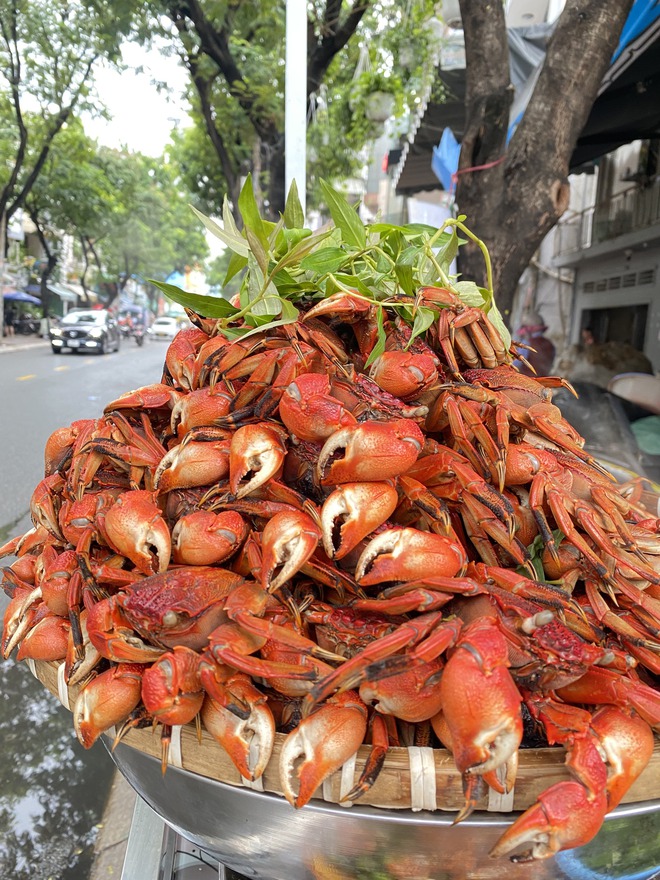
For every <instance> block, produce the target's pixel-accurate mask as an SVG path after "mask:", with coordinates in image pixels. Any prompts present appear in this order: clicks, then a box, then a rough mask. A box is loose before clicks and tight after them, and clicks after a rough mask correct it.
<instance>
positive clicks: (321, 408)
mask: <svg viewBox="0 0 660 880" xmlns="http://www.w3.org/2000/svg"><path fill="white" fill-rule="evenodd" d="M279 413H280V418H281V419H282V421H283V423H284V425H285V426H286V428H287V429H288V430H289V431H290V432H291V433H292V434H295V435H296V437H299V438H300V439H301V440H310V441H312V442H316V443H318V442H321V443H324V442H325V441H326V440H327V439H328V437H330V436H331V435H332V434H333V433H334V432H335V431H339V430H340V429H341V428H348V427H350V426H352V425H357V419H356V418H355V416H354V415H353V414H352V413H351V412H349V410H347V409H346V407H345V406H344V405H343V404H342V403H341V401H339V400H337V398H336V397H333V396H332V394H330V379H329V377H328V376H326V375H324V374H321V373H303V374H302V375H301V376H297V377H296V378H295V379H294V380H293V382H291V383H289V385H288V386H287V387H286V388H285V389H284V393H283V394H282V398H281V400H280V406H279Z"/></svg>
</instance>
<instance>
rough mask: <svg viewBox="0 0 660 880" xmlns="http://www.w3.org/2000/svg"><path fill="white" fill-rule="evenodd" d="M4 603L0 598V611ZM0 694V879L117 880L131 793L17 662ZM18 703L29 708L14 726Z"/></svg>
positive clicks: (3, 670)
mask: <svg viewBox="0 0 660 880" xmlns="http://www.w3.org/2000/svg"><path fill="white" fill-rule="evenodd" d="M49 345H50V343H49V342H48V340H46V339H42V338H40V337H38V336H22V335H21V336H14V337H4V338H2V339H0V355H2V354H11V353H14V352H19V351H28V350H33V349H34V350H35V351H36V350H40V349H48V348H49ZM0 543H1V542H0ZM4 564H7V563H6V562H2V563H0V565H4ZM6 602H7V600H6V599H5V598H4V596H2V594H1V593H0V613H2V612H3V611H4V607H5V605H6ZM0 692H2V694H3V697H4V699H3V700H2V701H0V736H1V737H2V742H3V748H2V756H3V761H2V766H1V767H0V792H2V794H1V795H0V834H1V837H2V839H3V841H4V844H3V846H2V847H0V877H2V878H9V877H11V878H12V880H27V878H30V880H40V878H42V877H43V878H44V880H52V878H57V880H110V878H116V880H119V878H120V877H121V874H122V867H123V864H124V856H125V853H126V846H127V841H128V835H129V831H130V828H131V822H132V818H133V810H134V807H135V800H136V794H135V792H134V791H133V789H132V788H131V787H130V785H129V784H128V783H127V782H126V780H125V779H124V778H123V776H121V774H120V773H119V772H118V771H117V770H115V769H114V767H113V765H112V762H111V759H110V758H109V756H108V755H107V753H106V751H105V749H104V747H103V746H102V745H101V743H97V744H96V745H95V746H94V747H93V748H92V750H90V751H89V752H87V751H84V750H82V749H81V748H80V747H79V746H78V743H77V740H76V739H75V736H73V733H72V725H71V715H70V713H69V712H68V711H66V710H65V709H64V708H63V707H62V706H60V705H59V703H57V701H55V700H53V699H52V698H51V697H50V695H49V694H47V693H46V692H45V691H44V689H43V687H42V685H41V684H40V683H39V682H37V681H36V679H34V678H33V677H32V676H31V675H30V673H29V671H28V669H27V667H25V666H24V665H23V664H17V663H15V662H14V661H13V660H10V661H6V662H3V663H2V664H0ZM18 705H22V706H26V705H29V706H30V707H31V709H30V711H29V712H27V713H24V723H23V724H20V725H18V724H17V723H16V717H15V708H14V709H13V710H12V707H16V706H18ZM106 792H107V793H106ZM106 798H107V800H106ZM104 801H105V806H104V808H103V809H102V812H101V811H100V810H99V806H98V804H99V802H100V803H101V804H103V803H104ZM99 815H100V819H99Z"/></svg>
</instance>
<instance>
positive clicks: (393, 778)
mask: <svg viewBox="0 0 660 880" xmlns="http://www.w3.org/2000/svg"><path fill="white" fill-rule="evenodd" d="M26 662H27V664H28V666H29V667H30V669H31V671H32V673H33V674H34V675H35V676H36V678H38V679H39V681H40V682H41V683H42V684H43V685H44V686H45V687H46V688H47V689H48V690H49V691H50V692H51V693H52V694H53V695H54V696H56V697H57V698H58V699H59V700H60V702H61V703H62V705H63V706H64V707H65V708H66V709H69V710H70V709H71V708H72V707H73V704H74V701H75V698H76V696H77V693H78V691H79V688H78V687H68V686H67V685H66V683H65V682H64V664H58V663H53V662H44V661H36V662H35V661H33V660H28V661H26ZM107 734H108V735H109V736H110V737H114V731H113V730H112V729H111V730H109V731H107ZM285 738H286V737H285V735H284V734H279V733H278V734H276V742H275V748H274V750H273V755H272V757H271V759H270V762H269V763H268V766H267V767H266V770H265V772H264V774H263V776H262V777H261V779H259V780H257V781H256V782H250V781H249V780H247V779H244V778H243V777H242V776H241V775H240V774H239V772H238V770H237V769H236V768H235V766H234V764H233V763H232V762H231V760H230V759H229V756H228V755H227V753H226V752H225V750H224V749H223V748H222V746H220V745H219V744H218V742H217V741H216V740H215V739H213V737H212V736H211V735H210V734H209V733H208V732H207V731H206V730H204V729H203V728H202V732H201V741H200V740H199V739H198V735H197V730H196V727H195V725H194V724H186V725H184V726H181V727H174V728H173V729H172V742H171V745H170V749H169V764H170V765H171V766H174V767H178V768H179V769H183V770H186V771H188V772H190V773H196V774H198V775H199V776H204V777H206V778H209V779H214V780H216V781H218V782H224V783H226V784H228V785H234V786H242V787H246V788H252V789H256V790H258V791H265V792H270V793H274V794H279V795H282V786H281V783H280V774H279V756H280V751H281V749H282V744H283V742H284V740H285ZM122 743H124V744H125V745H128V746H130V747H131V748H134V749H137V750H138V751H140V752H143V753H145V754H147V755H151V756H152V757H154V758H156V759H158V760H160V759H161V741H160V735H159V733H158V730H157V729H156V730H155V731H154V730H152V729H141V730H132V731H130V732H129V733H128V734H127V735H126V737H125V738H124V739H123V740H122ZM368 755H369V746H361V747H360V748H359V749H358V751H357V754H356V755H355V756H354V757H353V758H352V759H350V760H349V761H347V762H346V764H344V766H343V767H342V768H341V769H340V770H338V771H337V772H335V773H334V774H333V775H332V776H331V777H330V778H329V779H327V780H326V781H325V782H324V783H323V785H322V786H321V787H320V788H319V789H318V790H317V792H316V795H315V797H316V798H319V799H321V800H323V801H326V802H328V803H333V804H338V803H340V802H341V800H342V797H343V796H344V795H345V794H346V793H347V792H349V791H350V790H351V788H352V787H353V785H354V782H355V781H357V779H358V778H359V775H360V773H361V772H362V769H363V767H364V764H365V760H366V759H367V757H368ZM564 760H565V752H564V749H563V748H560V747H556V748H545V749H522V750H521V751H520V761H519V769H518V775H517V778H516V784H515V787H514V789H513V791H511V792H510V793H509V794H507V795H499V794H497V792H495V791H492V790H490V791H489V794H488V795H487V797H484V798H483V799H482V800H481V801H479V802H478V804H477V809H479V810H485V811H490V812H496V813H510V812H515V811H519V810H525V809H527V807H529V806H531V804H533V803H534V802H535V801H536V799H537V797H538V795H539V794H540V793H541V792H543V791H544V790H545V789H547V788H548V787H549V786H550V785H553V784H554V783H556V782H561V781H562V780H567V779H570V778H571V777H570V775H569V773H568V771H567V769H566V767H565V764H564ZM659 794H660V742H659V741H658V740H657V739H656V743H655V748H654V752H653V755H652V757H651V761H650V762H649V764H648V766H647V767H646V769H645V771H644V772H643V773H642V775H641V776H640V777H639V778H638V779H637V781H636V782H635V783H634V785H632V786H631V788H630V790H629V791H628V792H627V794H626V796H625V797H624V798H623V801H622V803H624V804H630V803H638V802H642V801H648V800H653V799H655V798H657V797H658V796H659ZM356 803H359V804H360V805H365V806H366V805H369V806H374V807H380V808H384V809H388V810H399V809H406V810H410V809H412V810H413V811H417V810H431V811H432V810H451V811H457V810H459V809H460V808H461V807H462V806H463V804H464V796H463V790H462V784H461V776H460V774H459V773H458V771H457V770H456V767H455V765H454V761H453V758H452V756H451V754H450V753H449V752H448V751H447V750H446V749H431V748H419V747H414V748H391V749H390V750H389V752H388V755H387V758H386V760H385V763H384V765H383V769H382V770H381V772H380V774H379V776H378V779H377V780H376V782H375V783H374V785H373V786H372V788H371V789H370V790H369V791H368V792H367V793H366V794H365V795H363V796H362V797H361V798H360V799H359V801H357V802H356ZM345 806H350V804H345Z"/></svg>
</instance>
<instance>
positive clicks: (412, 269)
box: [157, 176, 510, 360]
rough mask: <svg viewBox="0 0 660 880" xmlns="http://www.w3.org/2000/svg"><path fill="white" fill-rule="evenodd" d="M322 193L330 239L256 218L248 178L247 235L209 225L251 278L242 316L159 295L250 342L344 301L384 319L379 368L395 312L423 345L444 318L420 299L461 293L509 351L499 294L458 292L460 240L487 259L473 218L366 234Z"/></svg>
mask: <svg viewBox="0 0 660 880" xmlns="http://www.w3.org/2000/svg"><path fill="white" fill-rule="evenodd" d="M321 187H322V190H323V193H324V197H325V201H326V203H327V205H328V209H329V211H330V214H331V217H332V220H333V222H334V227H333V228H331V229H324V230H322V231H320V232H316V233H312V232H311V230H305V229H295V228H290V227H287V226H285V218H284V217H283V218H282V219H281V220H280V222H279V223H277V224H274V223H269V222H267V221H265V220H263V218H262V217H261V216H260V215H259V212H258V211H257V209H256V202H255V199H254V192H253V188H252V180H251V178H250V177H249V176H248V179H247V181H246V183H245V186H244V187H243V190H242V192H241V196H240V199H239V205H240V208H241V216H242V219H243V224H244V229H243V231H242V233H239V232H238V231H237V230H236V229H235V227H231V225H230V228H227V221H228V217H227V219H226V220H225V222H224V224H220V223H215V222H212V223H209V222H207V224H206V225H207V228H213V227H215V228H216V231H217V234H218V235H219V237H220V238H221V240H222V241H223V243H225V244H226V245H227V246H228V247H229V248H230V249H231V250H232V251H233V252H234V254H235V255H236V256H237V257H238V258H239V259H240V261H241V265H242V266H243V267H244V268H246V271H245V274H244V276H243V279H242V281H241V286H240V289H239V305H238V306H231V305H229V303H227V302H226V301H223V300H218V299H217V298H216V297H204V296H199V295H196V294H190V293H187V292H185V291H181V290H179V289H177V288H173V287H172V286H171V285H163V284H158V285H157V286H158V287H159V288H160V289H161V290H162V291H163V292H164V293H165V294H166V295H167V296H168V297H169V298H170V299H172V300H174V301H175V302H177V303H179V304H180V305H183V306H185V307H186V308H189V309H192V310H193V311H195V312H197V313H198V314H200V315H203V316H205V317H210V318H217V319H218V323H219V326H220V327H221V328H222V330H223V332H224V333H225V334H226V335H228V336H230V337H238V336H249V335H250V334H251V333H255V332H257V331H258V330H263V329H265V328H267V327H277V326H280V325H282V324H289V323H293V322H295V321H296V320H297V319H298V315H299V307H300V306H301V305H304V304H309V303H310V302H311V301H312V300H314V299H318V298H323V297H327V296H331V295H332V294H333V293H337V292H339V291H345V292H347V293H350V294H351V295H352V296H357V297H358V298H359V299H363V300H365V301H366V302H369V303H370V304H372V305H373V306H374V307H375V308H376V310H377V321H378V326H379V340H378V343H377V345H376V347H375V348H374V350H373V352H372V354H371V358H370V359H371V360H373V359H374V358H375V357H377V356H378V354H380V352H381V351H383V350H384V346H385V331H384V317H385V313H386V311H388V312H391V313H392V312H393V313H395V314H397V315H398V316H399V317H401V318H402V319H403V320H404V321H406V322H407V323H408V324H409V325H410V327H411V328H412V334H411V341H412V340H413V339H415V338H416V337H417V336H423V334H424V333H425V332H426V331H427V330H428V329H429V327H430V326H431V325H432V324H433V322H434V321H435V320H436V319H437V312H436V311H435V310H432V309H430V308H427V307H425V306H423V305H422V304H421V302H420V301H418V298H417V291H418V289H419V288H420V287H424V286H441V287H447V288H449V289H451V290H453V292H454V293H455V294H456V296H458V298H459V299H460V300H461V301H463V302H464V303H465V304H466V305H470V306H476V307H478V308H482V309H483V310H484V311H485V312H486V313H487V314H488V316H489V318H490V319H491V320H492V321H494V322H495V323H496V324H497V326H498V329H500V330H501V331H502V332H503V338H504V340H505V343H506V345H507V346H508V345H509V344H510V338H509V336H508V333H507V332H506V329H505V328H504V324H503V321H502V319H501V316H500V315H499V312H498V311H497V307H496V305H495V303H494V300H493V296H492V291H491V290H486V289H482V288H478V287H476V285H471V286H470V285H466V284H465V282H460V283H458V284H457V283H454V279H453V278H452V277H451V276H450V274H449V272H450V265H451V263H452V261H453V260H454V258H455V256H456V252H457V250H458V247H459V246H460V244H461V243H462V241H463V240H462V239H459V237H458V231H459V230H460V231H461V232H462V233H463V234H464V235H466V236H468V237H469V238H472V239H474V240H475V241H476V243H477V244H478V245H479V246H480V247H481V248H482V251H483V252H484V257H485V258H486V260H487V259H488V256H487V252H486V250H485V247H484V246H483V243H482V242H480V241H478V240H477V239H475V237H474V236H473V235H472V233H471V232H470V231H469V230H468V229H467V228H466V227H465V226H464V224H463V220H464V218H462V217H459V218H457V219H456V220H453V219H450V220H447V221H446V222H445V223H444V225H443V226H442V227H441V228H440V229H434V228H432V227H429V226H424V225H421V224H408V225H406V226H396V225H394V224H389V223H378V224H373V225H371V226H366V227H365V226H364V225H363V224H362V223H361V221H360V220H359V218H358V216H357V213H356V211H355V209H354V208H353V207H351V206H350V205H349V204H348V203H347V202H346V200H345V199H344V198H343V197H342V196H341V195H340V194H339V193H337V192H336V191H335V190H333V189H332V187H331V186H330V185H329V184H328V183H326V182H325V181H322V183H321ZM287 214H288V217H289V218H294V217H298V218H299V217H300V216H302V212H301V209H300V206H299V205H298V204H297V196H296V193H295V191H292V192H290V193H289V197H288V199H287ZM229 216H231V215H229ZM230 223H233V221H230ZM246 251H247V256H246ZM488 276H489V278H490V270H488Z"/></svg>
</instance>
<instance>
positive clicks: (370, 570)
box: [355, 528, 468, 586]
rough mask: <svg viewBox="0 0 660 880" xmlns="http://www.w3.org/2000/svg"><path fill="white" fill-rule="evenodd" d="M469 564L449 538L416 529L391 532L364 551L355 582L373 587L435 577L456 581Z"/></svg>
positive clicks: (377, 537) (390, 530)
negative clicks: (387, 582)
mask: <svg viewBox="0 0 660 880" xmlns="http://www.w3.org/2000/svg"><path fill="white" fill-rule="evenodd" d="M467 561H468V560H467V556H466V554H465V550H464V549H463V547H462V546H461V545H460V544H459V543H458V542H456V541H453V540H452V539H451V538H447V537H446V536H445V535H436V534H434V533H432V532H422V531H420V530H419V529H413V528H405V529H387V531H384V532H381V533H380V534H379V535H376V537H375V538H373V540H371V541H370V542H369V544H367V546H366V547H365V549H364V550H363V551H362V555H361V556H360V558H359V559H358V562H357V565H356V567H355V579H356V580H357V581H358V583H359V584H362V585H365V586H369V585H371V584H381V583H383V582H384V581H413V580H419V579H420V578H425V577H432V576H434V575H436V576H437V575H440V576H442V577H454V576H455V575H457V574H459V573H460V572H462V571H463V569H464V568H465V566H466V565H467Z"/></svg>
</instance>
